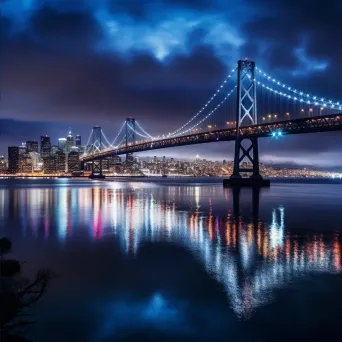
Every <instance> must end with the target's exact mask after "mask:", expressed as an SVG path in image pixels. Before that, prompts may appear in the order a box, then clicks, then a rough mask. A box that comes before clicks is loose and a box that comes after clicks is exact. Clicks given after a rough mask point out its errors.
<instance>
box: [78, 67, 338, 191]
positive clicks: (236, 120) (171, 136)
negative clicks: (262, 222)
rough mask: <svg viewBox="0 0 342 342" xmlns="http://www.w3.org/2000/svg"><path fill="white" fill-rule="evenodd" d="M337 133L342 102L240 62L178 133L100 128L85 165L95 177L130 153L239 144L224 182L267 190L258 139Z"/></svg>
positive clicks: (130, 123)
mask: <svg viewBox="0 0 342 342" xmlns="http://www.w3.org/2000/svg"><path fill="white" fill-rule="evenodd" d="M234 76H235V77H234ZM338 130H342V103H341V104H340V103H339V102H335V101H333V100H330V99H326V98H324V97H321V96H316V95H312V94H309V93H306V92H304V91H302V90H299V89H297V88H294V87H291V86H289V85H287V84H285V83H283V82H281V81H279V80H278V79H276V78H274V77H273V76H271V75H269V74H268V73H266V72H264V71H263V70H261V69H259V68H258V67H257V66H256V65H255V62H253V61H249V60H240V61H238V64H237V66H236V67H235V68H234V69H232V70H231V72H230V73H229V74H228V75H227V77H226V78H225V79H224V81H223V82H222V84H221V85H220V86H219V87H218V88H217V90H216V91H215V92H214V93H213V95H212V96H211V97H210V98H209V100H208V101H207V102H206V103H205V104H204V105H203V107H202V108H201V109H200V110H198V111H197V112H196V113H195V114H194V115H193V116H192V117H191V118H190V119H189V120H188V121H187V122H186V123H184V124H183V125H182V126H180V127H179V128H177V129H176V130H174V131H172V132H168V133H166V134H162V135H158V136H155V135H152V134H150V133H148V130H146V129H145V128H143V126H142V124H140V122H138V121H137V120H136V119H135V118H127V119H126V120H125V121H124V122H123V124H122V126H121V128H120V130H119V131H118V133H117V134H116V137H115V139H114V140H113V141H112V142H110V141H109V140H108V138H107V137H106V135H105V133H104V131H103V129H102V128H101V127H94V128H93V130H92V131H91V134H90V136H89V139H88V142H87V145H86V149H85V153H84V154H83V155H82V156H81V161H82V163H86V162H91V163H92V177H93V178H97V177H98V178H102V177H103V173H102V160H103V159H106V158H108V157H112V156H115V155H126V162H127V163H129V162H132V161H133V153H136V152H143V151H149V150H156V149H161V148H169V147H176V146H185V145H194V144H202V143H211V142H219V141H235V154H234V169H233V174H232V176H231V177H230V179H229V180H225V183H226V184H230V185H247V186H249V185H259V186H263V185H265V186H267V185H269V182H268V181H266V180H264V179H262V177H261V176H260V173H259V147H258V139H259V138H264V137H271V138H279V137H281V136H282V135H287V134H302V133H318V132H329V131H338ZM246 161H247V164H246V163H245V162H246ZM246 165H250V166H248V167H246ZM244 175H250V177H249V178H245V177H243V176H244Z"/></svg>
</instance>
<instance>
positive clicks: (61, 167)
mask: <svg viewBox="0 0 342 342" xmlns="http://www.w3.org/2000/svg"><path fill="white" fill-rule="evenodd" d="M65 156H66V155H65V153H64V152H63V151H62V150H61V149H60V150H59V151H57V152H56V153H55V159H56V171H57V172H58V173H64V172H65V166H66V162H65V160H66V158H65Z"/></svg>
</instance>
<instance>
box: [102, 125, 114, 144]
mask: <svg viewBox="0 0 342 342" xmlns="http://www.w3.org/2000/svg"><path fill="white" fill-rule="evenodd" d="M101 134H102V136H103V138H104V139H105V141H106V143H107V144H108V146H104V144H103V143H102V144H103V146H104V147H105V148H107V147H111V146H113V145H112V144H111V143H110V142H109V141H108V139H107V137H106V136H105V134H104V132H103V130H102V129H101Z"/></svg>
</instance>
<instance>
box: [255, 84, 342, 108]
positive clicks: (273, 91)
mask: <svg viewBox="0 0 342 342" xmlns="http://www.w3.org/2000/svg"><path fill="white" fill-rule="evenodd" d="M255 82H257V84H258V85H260V86H262V87H263V88H265V89H267V90H269V91H271V92H272V93H274V94H277V95H280V96H283V97H285V98H288V99H290V100H293V101H298V102H302V103H306V104H311V105H314V106H319V107H325V108H331V109H339V110H341V109H342V106H339V107H336V106H335V105H330V106H329V105H328V104H327V103H323V104H322V103H320V102H317V101H311V100H308V99H305V98H302V97H297V96H292V95H289V94H287V93H284V92H281V91H278V90H275V89H273V88H271V87H269V86H267V85H265V84H264V83H261V82H260V81H258V80H257V79H255Z"/></svg>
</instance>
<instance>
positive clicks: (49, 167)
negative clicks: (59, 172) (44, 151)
mask: <svg viewBox="0 0 342 342" xmlns="http://www.w3.org/2000/svg"><path fill="white" fill-rule="evenodd" d="M44 173H45V174H53V173H56V158H55V157H47V158H45V159H44Z"/></svg>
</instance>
